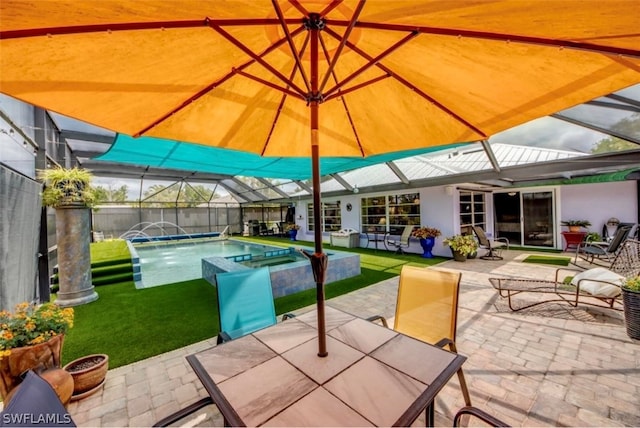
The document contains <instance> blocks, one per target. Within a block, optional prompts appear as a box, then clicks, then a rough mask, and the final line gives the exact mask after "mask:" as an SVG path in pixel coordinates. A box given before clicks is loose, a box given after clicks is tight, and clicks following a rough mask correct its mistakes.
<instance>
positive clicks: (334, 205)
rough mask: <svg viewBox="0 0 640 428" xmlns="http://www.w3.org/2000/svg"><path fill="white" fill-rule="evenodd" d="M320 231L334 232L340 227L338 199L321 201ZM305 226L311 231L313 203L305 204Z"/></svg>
mask: <svg viewBox="0 0 640 428" xmlns="http://www.w3.org/2000/svg"><path fill="white" fill-rule="evenodd" d="M321 212H322V214H321V215H322V231H323V232H334V231H337V230H340V229H342V214H341V213H340V201H336V202H323V203H322V209H321ZM307 222H308V224H307V228H308V230H309V231H313V230H314V228H313V224H314V217H313V204H309V205H307Z"/></svg>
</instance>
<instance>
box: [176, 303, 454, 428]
mask: <svg viewBox="0 0 640 428" xmlns="http://www.w3.org/2000/svg"><path fill="white" fill-rule="evenodd" d="M326 317H327V333H328V336H329V338H330V340H331V342H330V343H329V344H328V351H329V355H328V356H327V357H325V358H321V357H318V356H317V355H316V353H315V351H314V346H306V345H308V344H313V345H315V341H316V340H317V330H316V329H315V327H314V322H315V311H311V312H308V313H306V314H303V315H301V316H298V317H296V318H293V319H290V320H287V321H284V322H283V323H279V324H277V325H275V326H271V327H268V328H266V329H263V330H260V331H257V332H255V333H253V334H251V335H247V336H244V337H242V338H239V339H236V340H234V341H231V342H227V343H225V344H222V345H218V346H216V347H213V348H209V349H207V350H203V351H200V352H197V353H195V354H191V355H189V356H187V357H186V358H187V361H188V362H189V364H190V365H191V367H192V368H193V370H194V372H195V373H196V375H197V377H198V378H199V379H200V381H201V382H202V384H203V386H204V387H205V389H206V390H207V392H208V393H209V395H210V397H211V399H212V400H213V402H214V403H215V404H216V405H217V406H218V409H219V410H220V412H221V414H222V415H223V417H224V421H225V426H247V425H262V424H265V423H269V421H271V423H275V422H280V423H282V421H283V420H285V421H287V419H277V418H280V417H282V414H283V412H286V411H287V410H289V409H290V408H292V407H296V406H301V405H300V404H298V403H299V402H300V401H302V400H303V399H308V400H313V399H315V397H317V395H318V394H320V393H321V394H324V396H325V397H326V396H327V395H326V394H325V393H326V392H329V394H330V399H331V400H332V401H331V405H332V406H333V405H334V402H335V407H336V409H335V413H334V414H338V413H340V414H345V415H347V416H348V417H350V418H351V417H356V418H362V420H363V421H365V422H366V423H368V424H371V425H386V426H389V425H393V426H409V425H411V424H412V423H413V422H414V421H415V420H416V419H417V418H418V417H419V416H420V415H421V414H422V412H423V411H426V418H427V419H426V424H427V426H431V425H433V423H434V410H433V402H434V399H435V397H436V395H437V394H438V392H440V390H441V389H442V388H443V387H444V385H445V384H446V383H447V382H448V381H449V379H450V378H451V377H452V376H454V375H455V374H456V372H457V371H458V369H459V368H460V367H461V366H462V364H463V363H464V361H465V360H466V357H464V356H462V355H458V354H455V353H452V352H449V351H447V350H444V349H441V348H438V347H436V346H433V345H431V344H428V343H425V342H422V341H419V340H417V339H414V338H411V337H409V336H405V335H402V334H401V333H398V332H395V331H393V330H391V329H387V328H385V327H382V326H380V325H378V324H375V323H372V322H369V321H366V320H364V319H361V318H358V317H355V316H353V315H351V314H348V313H346V312H343V311H340V310H337V309H335V308H331V307H327V313H326ZM288 332H304V334H303V336H304V340H302V339H300V340H301V341H302V342H301V343H300V344H297V345H291V344H290V346H281V345H282V342H278V341H282V340H284V341H286V340H290V339H291V338H290V337H288V336H287V333H288ZM294 336H295V334H294ZM303 336H301V337H303ZM274 337H275V338H276V339H277V340H276V342H273V341H271V339H272V338H274ZM378 338H379V339H378ZM243 341H244V344H245V345H247V346H251V347H252V348H251V350H250V351H249V352H247V354H248V355H251V356H252V357H253V358H255V356H256V354H257V352H256V349H258V348H261V347H262V346H263V347H264V348H266V349H264V351H265V352H270V353H271V354H273V355H272V356H271V357H270V358H269V359H266V360H265V361H261V362H256V361H252V362H251V363H249V364H248V365H247V367H246V368H243V369H241V370H240V369H239V370H237V372H232V373H228V375H224V374H222V373H221V372H220V370H223V369H222V368H221V367H220V365H221V364H222V365H224V364H228V365H229V367H234V368H236V367H237V364H240V365H242V364H243V357H242V356H241V355H240V354H242V353H240V352H231V351H232V350H231V348H229V349H226V348H225V347H227V346H230V345H231V344H234V343H235V345H233V346H236V347H240V346H243ZM256 341H257V342H256ZM293 341H294V342H295V341H296V339H295V338H294V339H293ZM376 341H379V342H380V343H373V342H376ZM274 343H275V346H273V348H272V347H270V346H268V345H267V344H271V345H273V344H274ZM354 344H355V345H354ZM353 346H356V348H354V347H353ZM305 347H306V349H305V351H302V348H305ZM345 347H346V348H345ZM237 349H239V348H237ZM344 351H346V353H345V352H344ZM389 351H390V352H389ZM296 352H297V354H292V353H296ZM226 353H228V355H225V354H226ZM310 353H312V354H313V355H310ZM347 354H349V355H354V356H355V357H354V359H353V361H349V362H348V363H347V364H345V366H344V368H342V369H340V370H339V371H338V372H337V373H331V374H327V375H326V376H324V375H323V374H318V371H320V372H321V371H322V370H324V369H323V368H324V367H325V364H328V365H330V363H331V361H330V359H331V358H335V359H336V360H335V361H338V360H340V359H341V358H343V357H344V355H347ZM390 354H391V355H390ZM229 355H230V356H231V359H235V361H233V362H230V361H229ZM296 355H303V358H305V361H306V360H309V361H310V365H311V366H313V367H309V371H307V372H305V366H304V364H303V363H301V362H300V361H302V360H299V359H297V358H298V357H297V356H296ZM283 356H284V357H283ZM412 359H413V362H414V363H415V362H416V361H418V360H419V361H420V362H421V364H411V363H410V361H411V360H412ZM280 360H282V361H280ZM365 360H366V361H365ZM292 361H293V362H292ZM296 361H297V362H296ZM223 362H224V363H223ZM266 363H269V364H271V363H273V364H276V363H278V364H281V365H284V366H286V365H291V366H292V367H293V369H295V370H290V371H293V372H294V373H295V374H296V375H298V374H299V373H297V372H301V376H299V377H300V378H301V379H302V381H303V382H306V383H307V384H308V388H307V389H305V390H304V391H303V392H302V393H301V394H300V396H296V397H295V398H293V399H292V398H291V397H288V396H287V394H289V392H288V391H289V390H290V389H292V388H294V387H293V386H289V385H275V386H274V385H272V384H269V385H267V386H268V387H270V388H271V387H273V391H279V392H282V396H279V395H277V394H276V393H274V392H272V391H270V392H269V395H268V398H269V400H268V401H269V403H268V404H265V403H262V404H263V405H264V406H269V405H272V403H282V402H285V401H286V400H288V399H291V400H293V401H292V402H291V403H288V404H286V405H285V406H284V407H282V406H281V407H282V408H277V409H275V410H272V411H271V409H269V410H266V411H265V410H264V408H260V409H259V410H255V409H254V410H253V411H256V412H261V411H264V412H265V415H261V416H260V418H261V419H257V418H258V417H257V416H256V415H255V413H251V412H249V411H248V409H247V407H248V406H250V404H253V403H250V404H248V405H247V403H244V404H245V406H244V407H243V405H242V404H238V401H243V400H247V399H246V397H242V399H240V400H238V390H237V389H236V390H233V386H230V385H237V384H239V382H240V379H241V377H242V376H244V378H243V381H245V384H246V380H247V379H248V380H249V382H251V383H252V386H255V389H260V382H261V381H262V378H261V377H259V376H257V375H256V376H252V373H258V372H257V370H259V369H258V368H257V367H259V366H261V365H265V364H266ZM365 363H366V364H369V365H374V366H376V367H381V368H382V369H383V372H384V371H386V372H390V373H394V375H393V376H390V379H391V378H392V379H397V378H402V382H406V383H407V384H409V385H411V388H412V394H413V395H412V396H411V397H410V399H408V400H407V401H406V402H407V403H408V405H407V406H406V408H402V409H397V408H393V409H392V413H397V418H396V415H393V416H392V415H388V414H387V413H386V410H385V412H384V418H386V417H393V418H394V419H393V420H391V421H390V422H389V421H381V420H380V418H381V417H382V416H381V414H382V413H383V412H382V410H381V409H380V408H379V407H380V405H382V406H384V405H385V401H388V400H389V397H390V396H389V393H388V391H389V390H380V391H377V392H374V393H373V395H374V397H373V398H371V397H368V398H367V399H371V400H373V401H375V402H372V403H370V404H371V405H372V406H371V410H370V411H371V412H373V414H367V412H363V411H362V407H358V404H361V402H360V403H359V402H358V401H357V400H355V406H354V405H353V404H354V402H351V401H349V400H350V399H351V398H352V397H347V400H346V401H345V400H344V396H340V391H341V390H340V388H337V387H336V388H333V387H335V386H336V385H349V391H350V392H353V391H357V389H358V388H359V387H362V390H363V391H364V390H365V388H366V385H365V384H366V383H367V382H369V381H370V380H368V378H370V377H372V376H373V374H372V375H371V376H360V377H353V376H354V373H357V372H356V371H355V370H356V367H357V366H358V365H359V364H363V366H361V367H364V364H365ZM296 364H297V366H296ZM234 365H236V366H234ZM318 367H322V368H321V369H318ZM289 369H290V368H289ZM351 370H354V371H352V372H350V371H351ZM349 372H350V373H349ZM310 373H311V374H310ZM347 373H349V374H347ZM367 374H369V373H367ZM342 376H346V377H345V379H344V383H343V384H342V383H341V381H340V378H341V377H342ZM349 376H351V377H349ZM428 377H430V378H429V380H428V381H426V380H425V379H427V378H428ZM347 378H348V379H349V381H347V380H346V379H347ZM276 379H277V380H276V381H275V382H279V381H282V382H283V383H284V382H286V379H285V378H284V377H283V378H282V379H281V378H279V377H276ZM354 379H356V381H355V383H362V384H363V385H354V383H353V382H354ZM272 380H273V379H272ZM378 381H380V382H383V381H384V380H380V379H379V378H378ZM225 382H236V384H229V383H227V385H225ZM394 382H400V381H397V380H394ZM225 387H226V389H225ZM342 388H344V386H343V387H342ZM250 389H253V388H250ZM321 390H322V391H321ZM225 391H226V392H225ZM234 391H235V392H234ZM336 391H337V393H336ZM247 392H248V393H251V392H250V391H247ZM370 392H371V391H368V393H367V394H366V395H371V394H370ZM312 393H314V394H313V397H314V398H310V397H311V396H312ZM334 394H335V395H334ZM393 394H399V392H394V393H392V395H393ZM407 394H409V393H407ZM241 395H244V394H241ZM354 395H355V393H354ZM364 395H365V394H363V395H362V396H361V397H359V399H362V397H363V396H364ZM265 396H266V394H265ZM378 396H379V397H378ZM402 398H404V397H402ZM407 398H409V396H407ZM234 400H235V402H234ZM376 400H377V401H376ZM367 404H369V403H367ZM276 405H278V404H276ZM386 405H388V403H387V404H386ZM313 406H316V403H315V402H313ZM365 407H366V406H365ZM314 408H315V407H314ZM387 410H388V409H387ZM297 411H300V409H299V408H298V409H297ZM322 411H327V412H333V411H334V409H333V408H332V407H326V408H323V409H322ZM243 412H245V414H243ZM295 412H296V410H294V414H295ZM344 412H346V413H344ZM246 413H249V414H250V415H252V416H251V417H249V418H247V417H246ZM302 413H304V411H303V412H302ZM376 418H378V419H376ZM349 420H351V421H353V419H349ZM356 420H357V419H356ZM288 422H290V423H293V424H295V425H297V426H304V425H305V424H304V421H291V420H288Z"/></svg>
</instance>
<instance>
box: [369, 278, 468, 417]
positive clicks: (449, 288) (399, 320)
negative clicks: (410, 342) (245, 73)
mask: <svg viewBox="0 0 640 428" xmlns="http://www.w3.org/2000/svg"><path fill="white" fill-rule="evenodd" d="M460 277H461V274H460V273H459V272H445V271H439V270H435V269H428V268H422V267H415V266H406V265H405V266H403V267H402V270H401V271H400V284H399V286H398V297H397V301H396V312H395V318H394V325H393V329H394V330H395V331H398V332H400V333H403V334H406V335H408V336H411V337H414V338H416V339H419V340H422V341H424V342H427V343H431V344H434V345H435V346H438V347H440V348H444V347H446V346H448V347H449V349H450V350H451V351H452V352H456V353H457V349H456V345H455V340H456V328H457V323H458V294H459V290H460ZM376 320H380V321H381V322H382V324H383V325H384V326H385V327H388V323H387V320H386V319H385V318H384V317H382V316H379V315H378V316H374V317H371V318H369V321H376ZM458 379H459V381H460V388H461V389H462V395H463V396H464V401H465V404H466V405H467V406H471V398H470V396H469V390H468V388H467V383H466V381H465V378H464V373H463V372H462V369H460V370H458Z"/></svg>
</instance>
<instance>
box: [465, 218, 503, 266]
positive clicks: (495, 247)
mask: <svg viewBox="0 0 640 428" xmlns="http://www.w3.org/2000/svg"><path fill="white" fill-rule="evenodd" d="M472 228H473V233H475V234H476V237H477V238H478V243H479V244H480V248H484V249H486V250H487V252H486V253H485V254H484V255H483V256H480V258H481V259H484V260H502V256H500V253H501V252H502V248H503V247H506V249H507V250H508V249H509V240H508V239H507V238H496V239H495V240H492V239H489V238H488V237H487V234H486V233H484V230H483V229H482V228H481V227H480V226H472Z"/></svg>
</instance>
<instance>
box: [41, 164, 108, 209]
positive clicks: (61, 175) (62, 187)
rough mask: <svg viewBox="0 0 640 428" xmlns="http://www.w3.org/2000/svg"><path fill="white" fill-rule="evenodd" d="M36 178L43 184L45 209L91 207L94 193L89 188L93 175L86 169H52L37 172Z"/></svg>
mask: <svg viewBox="0 0 640 428" xmlns="http://www.w3.org/2000/svg"><path fill="white" fill-rule="evenodd" d="M38 178H39V179H40V180H41V181H42V182H43V183H44V185H45V188H44V190H43V191H42V204H43V205H45V206H47V207H54V208H56V207H60V206H65V205H85V206H88V207H90V206H92V205H93V203H94V202H95V193H94V190H93V188H92V187H91V179H92V178H93V175H92V174H91V173H90V172H89V171H87V170H86V169H80V168H76V167H74V168H69V169H68V168H52V169H45V170H39V171H38Z"/></svg>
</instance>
